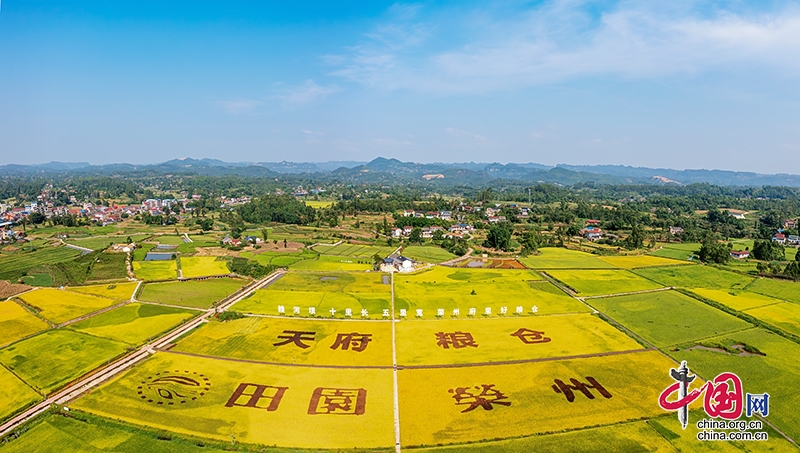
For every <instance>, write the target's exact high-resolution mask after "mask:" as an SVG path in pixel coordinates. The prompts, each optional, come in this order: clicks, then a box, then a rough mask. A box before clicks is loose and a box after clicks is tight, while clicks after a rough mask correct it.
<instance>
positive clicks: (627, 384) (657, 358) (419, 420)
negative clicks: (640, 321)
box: [398, 351, 674, 446]
mask: <svg viewBox="0 0 800 453" xmlns="http://www.w3.org/2000/svg"><path fill="white" fill-rule="evenodd" d="M673 366H674V362H672V361H671V360H669V359H668V358H666V357H664V355H662V354H661V353H659V352H657V351H648V352H639V353H630V354H623V355H613V356H605V357H592V358H586V359H575V360H563V361H562V360H557V361H548V362H541V363H531V364H516V365H496V366H491V367H488V366H486V367H467V368H451V369H413V370H401V371H399V373H398V375H399V376H398V378H399V385H400V414H401V426H402V427H403V430H402V432H401V436H402V443H403V445H405V446H414V445H437V444H447V443H459V442H475V441H481V440H490V439H495V438H505V437H514V436H526V435H531V434H536V433H546V432H553V431H562V430H569V429H576V428H582V427H587V426H596V425H606V424H611V423H618V422H623V421H628V420H635V419H640V418H643V417H653V416H658V415H661V414H662V413H663V411H662V410H661V409H660V408H659V407H658V405H656V404H653V401H656V400H657V398H658V395H659V393H660V392H661V390H662V389H664V388H665V387H667V386H668V385H669V384H670V383H671V382H672V379H671V378H670V377H669V375H668V373H667V371H668V370H669V368H670V367H673ZM588 377H592V378H594V380H595V382H597V383H599V384H600V385H601V386H602V387H603V388H604V389H605V390H606V391H607V393H608V394H609V395H610V397H608V398H606V397H604V396H603V395H601V394H600V392H599V391H598V390H590V391H591V392H592V394H593V395H594V399H589V398H587V397H586V396H584V395H583V394H582V393H580V392H579V393H577V394H576V395H574V400H573V401H572V402H569V401H568V400H567V398H566V395H565V394H564V393H556V392H555V391H554V390H553V385H554V384H555V380H556V379H559V380H561V381H562V382H563V381H569V380H570V379H572V378H575V379H578V380H579V381H581V382H584V383H590V381H588ZM459 388H460V389H462V390H463V392H459ZM464 392H466V393H464ZM498 392H499V393H500V394H502V396H503V398H500V395H498ZM482 393H483V394H484V395H485V396H484V398H483V399H487V398H488V399H491V400H493V401H497V403H494V404H492V405H490V407H491V410H487V408H484V407H482V406H478V407H474V408H472V409H470V408H471V405H470V403H474V402H475V398H474V395H480V394H482ZM470 395H473V397H472V398H470ZM456 396H460V397H461V398H456ZM501 402H502V403H503V404H500V403H501Z"/></svg>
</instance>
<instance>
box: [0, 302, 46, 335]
mask: <svg viewBox="0 0 800 453" xmlns="http://www.w3.org/2000/svg"><path fill="white" fill-rule="evenodd" d="M48 328H50V325H49V324H47V323H46V322H44V321H42V320H41V319H39V318H37V317H36V316H34V315H33V314H32V313H31V312H29V311H28V310H26V309H24V308H22V306H21V305H19V304H17V303H15V302H14V301H12V300H7V301H3V302H0V332H2V333H3V335H2V337H0V346H5V345H7V344H9V343H13V342H15V341H17V340H19V339H22V338H25V337H28V336H31V335H33V334H35V333H39V332H41V331H43V330H46V329H48Z"/></svg>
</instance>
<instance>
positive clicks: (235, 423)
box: [72, 353, 394, 449]
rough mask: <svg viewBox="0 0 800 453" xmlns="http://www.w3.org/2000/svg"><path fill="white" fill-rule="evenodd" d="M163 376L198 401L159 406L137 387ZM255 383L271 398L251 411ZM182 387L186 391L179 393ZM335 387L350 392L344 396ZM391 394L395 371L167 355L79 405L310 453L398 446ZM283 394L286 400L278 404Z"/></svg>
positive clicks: (107, 413) (173, 429)
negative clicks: (310, 451)
mask: <svg viewBox="0 0 800 453" xmlns="http://www.w3.org/2000/svg"><path fill="white" fill-rule="evenodd" d="M170 372H171V373H170ZM158 373H161V375H163V376H173V375H174V376H176V377H182V378H184V379H180V382H186V383H187V384H185V385H182V384H179V383H174V384H166V385H167V388H169V389H173V391H175V390H178V391H179V393H188V391H191V392H192V393H191V394H193V395H195V397H196V399H194V400H192V399H189V398H186V402H185V403H180V402H179V401H174V403H175V404H176V405H177V406H173V405H168V404H160V405H159V404H157V403H158V402H159V401H161V402H162V403H164V402H165V401H164V400H163V398H161V397H159V396H158V395H159V394H158V393H157V392H156V393H152V392H151V391H150V389H149V388H142V389H141V391H142V392H143V393H145V392H146V394H145V395H144V396H145V398H141V395H139V394H138V391H139V390H137V389H139V387H143V386H142V384H143V383H147V382H150V381H151V380H152V379H153V377H154V376H159V374H158ZM186 378H188V379H186ZM189 379H191V380H189ZM206 379H208V381H206ZM176 381H177V380H176ZM192 382H202V383H203V385H202V386H194V387H196V388H197V389H198V390H194V389H192V387H193V386H192V385H191V383H192ZM242 384H245V386H244V387H242ZM248 384H250V385H249V386H248ZM255 386H265V387H263V390H261V392H262V393H261V395H263V396H264V398H263V399H261V398H258V397H256V398H255V401H254V402H253V403H252V404H253V406H248V404H249V402H250V401H251V398H252V395H253V394H254V393H253V392H254V391H257V388H258V387H255ZM181 387H186V390H184V392H180V389H181ZM151 388H152V387H151ZM240 388H241V391H240V392H239V394H238V396H236V392H237V389H240ZM281 389H282V391H281ZM336 389H343V390H341V391H340V393H339V394H337V393H336ZM391 389H392V372H391V370H380V369H358V370H354V369H342V368H337V369H315V368H310V367H286V366H276V365H263V364H254V363H247V364H243V363H239V362H234V361H228V360H218V359H211V358H204V357H191V356H187V355H183V354H172V353H163V354H156V355H155V356H154V357H153V358H152V359H151V360H148V361H147V362H145V363H143V364H142V365H140V366H138V367H136V368H134V369H133V370H131V371H130V372H129V373H127V374H125V375H123V376H122V377H120V378H118V379H115V380H114V381H112V382H111V383H109V384H108V385H106V386H104V387H102V388H101V389H99V390H97V391H94V392H92V393H91V394H89V395H86V396H84V397H82V398H81V399H79V400H77V401H76V402H75V403H74V404H73V405H72V407H74V408H77V409H81V410H84V411H87V412H90V413H92V414H96V415H101V416H105V417H110V418H113V419H118V420H122V421H125V422H129V423H133V424H136V425H144V426H147V427H151V428H156V429H161V430H168V431H171V432H175V433H179V434H188V435H193V436H200V437H206V438H211V439H215V440H220V441H223V442H225V441H227V442H230V440H231V436H232V435H233V436H235V438H236V440H237V441H238V442H245V443H259V444H264V445H277V446H286V447H300V448H307V449H315V448H325V447H326V446H329V445H338V446H340V447H339V448H354V447H359V448H381V447H390V446H392V445H393V444H394V429H393V415H392V414H393V409H392V407H393V406H392V391H391ZM342 391H343V392H345V393H342ZM278 392H281V398H280V399H279V400H278V401H277V402H276V404H275V405H274V406H272V402H274V400H275V397H276V395H277V393H278ZM200 393H202V395H201V394H200ZM153 395H155V396H153ZM337 395H338V396H337ZM344 397H346V398H350V403H349V404H346V407H343V406H342V405H344V404H345V403H344V402H343V399H342V398H344ZM153 398H155V399H153ZM331 398H333V400H331ZM167 401H168V400H167ZM359 401H360V404H359ZM331 403H332V404H331ZM337 403H338V405H337ZM328 404H331V405H328ZM359 407H361V408H360V409H359ZM176 413H180V417H176V416H175V415H176ZM364 426H368V427H369V429H364ZM311 433H313V435H310V434H311Z"/></svg>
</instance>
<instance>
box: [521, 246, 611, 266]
mask: <svg viewBox="0 0 800 453" xmlns="http://www.w3.org/2000/svg"><path fill="white" fill-rule="evenodd" d="M519 260H520V262H522V264H524V265H525V266H527V267H529V268H531V269H613V268H614V265H612V264H609V263H607V262H605V261H603V260H601V259H600V258H598V257H596V256H594V255H591V254H589V253H584V252H578V251H576V250H567V249H562V248H547V247H546V248H542V249H539V255H535V256H529V257H526V258H520V259H519Z"/></svg>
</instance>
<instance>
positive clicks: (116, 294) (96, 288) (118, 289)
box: [64, 282, 139, 300]
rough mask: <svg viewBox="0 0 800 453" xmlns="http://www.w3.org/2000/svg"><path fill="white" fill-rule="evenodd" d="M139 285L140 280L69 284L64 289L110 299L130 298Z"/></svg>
mask: <svg viewBox="0 0 800 453" xmlns="http://www.w3.org/2000/svg"><path fill="white" fill-rule="evenodd" d="M137 285H139V283H138V282H127V283H112V284H103V285H88V286H69V287H67V288H64V289H67V290H69V291H75V292H78V293H83V294H91V295H94V296H100V297H106V298H108V299H116V300H130V299H131V297H133V291H134V290H136V286H137Z"/></svg>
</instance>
